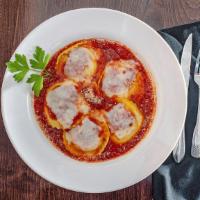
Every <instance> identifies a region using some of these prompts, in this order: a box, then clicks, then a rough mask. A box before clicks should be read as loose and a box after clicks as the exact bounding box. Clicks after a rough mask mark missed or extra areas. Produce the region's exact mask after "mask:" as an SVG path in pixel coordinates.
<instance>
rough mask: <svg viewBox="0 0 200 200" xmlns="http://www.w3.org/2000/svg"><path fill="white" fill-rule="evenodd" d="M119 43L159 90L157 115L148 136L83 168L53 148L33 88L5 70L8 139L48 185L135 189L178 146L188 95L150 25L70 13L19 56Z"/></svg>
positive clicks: (94, 11)
mask: <svg viewBox="0 0 200 200" xmlns="http://www.w3.org/2000/svg"><path fill="white" fill-rule="evenodd" d="M91 37H101V38H102V37H103V38H108V39H112V40H117V41H120V42H121V43H123V44H126V45H127V46H128V47H129V48H131V49H132V50H133V52H135V54H136V55H137V56H138V57H139V59H140V60H141V61H142V62H143V63H144V64H145V65H146V68H147V69H149V70H150V72H151V73H152V75H153V77H154V79H155V82H156V87H157V101H158V105H157V112H156V116H155V120H154V123H153V126H152V128H151V130H150V132H149V134H148V136H147V137H146V138H145V139H144V140H142V142H140V143H139V144H138V145H137V146H136V148H134V149H133V150H132V151H131V152H129V153H128V154H126V155H124V156H121V157H119V158H117V159H114V160H111V161H106V162H100V163H84V162H79V161H76V160H73V159H71V158H69V157H67V156H66V155H64V154H63V153H61V152H60V151H59V150H57V149H56V148H55V147H53V146H52V145H51V144H50V143H49V141H48V140H47V138H46V137H45V136H44V134H43V133H42V131H41V130H40V128H39V126H38V124H37V122H36V120H35V118H34V114H33V108H32V102H31V101H32V93H31V88H30V87H29V86H28V85H27V84H16V82H14V80H13V78H12V75H11V74H10V73H9V72H8V71H6V73H5V77H4V82H3V86H2V114H3V119H4V124H5V127H6V130H7V133H8V136H9V138H10V140H11V142H12V144H13V146H14V147H15V149H16V151H17V152H18V154H19V155H20V156H21V158H22V159H23V160H24V162H26V163H27V165H28V166H29V167H30V168H31V169H32V170H34V171H35V172H36V173H37V174H39V175H40V176H42V177H43V178H45V179H46V180H48V181H50V182H52V183H54V184H56V185H58V186H61V187H64V188H67V189H71V190H75V191H82V192H92V193H94V192H108V191H114V190H118V189H121V188H125V187H127V186H130V185H133V184H135V183H137V182H138V181H140V180H142V179H144V178H145V177H147V176H148V175H150V174H151V173H152V172H153V171H154V170H156V169H157V168H158V167H159V166H160V165H161V164H162V162H164V160H165V159H166V158H167V156H168V155H169V154H170V152H171V151H172V149H173V147H174V146H175V144H176V142H177V140H178V137H179V135H180V132H181V129H182V127H183V122H184V119H185V114H186V90H185V84H184V79H183V75H182V72H181V69H180V66H179V64H178V61H177V59H176V58H175V55H174V54H173V52H172V51H171V49H170V48H169V46H168V45H167V43H166V42H165V41H164V40H163V39H162V38H161V37H160V36H159V35H158V34H157V33H156V31H154V30H153V29H152V28H150V27H149V26H148V25H146V24H145V23H143V22H142V21H140V20H138V19H136V18H134V17H132V16H130V15H127V14H125V13H122V12H119V11H114V10H109V9H99V8H89V9H78V10H72V11H68V12H65V13H62V14H60V15H57V16H55V17H52V18H50V19H48V20H47V21H45V22H44V23H42V24H41V25H39V26H38V27H37V28H35V29H34V30H33V31H32V32H31V33H29V34H28V36H27V37H26V38H25V39H24V40H23V42H22V43H21V44H20V45H19V46H18V48H17V49H16V52H18V53H23V54H25V55H29V56H30V55H31V54H32V52H33V50H34V48H35V46H36V45H39V46H41V47H42V48H44V49H45V50H46V51H47V52H50V53H51V54H53V53H54V52H55V51H56V50H58V49H59V48H61V47H63V46H64V45H66V44H68V43H70V42H72V41H75V40H78V39H83V38H91Z"/></svg>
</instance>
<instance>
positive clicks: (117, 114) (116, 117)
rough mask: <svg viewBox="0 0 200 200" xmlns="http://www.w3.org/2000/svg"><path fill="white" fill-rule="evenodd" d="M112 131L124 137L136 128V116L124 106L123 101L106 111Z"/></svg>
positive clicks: (119, 136)
mask: <svg viewBox="0 0 200 200" xmlns="http://www.w3.org/2000/svg"><path fill="white" fill-rule="evenodd" d="M106 116H107V118H108V121H109V124H110V129H111V131H112V132H113V133H114V134H115V135H116V136H117V137H118V138H119V139H122V138H124V137H126V136H128V135H130V134H131V133H132V131H133V130H134V129H135V126H134V123H135V118H134V116H133V115H132V113H131V112H129V111H128V110H126V109H125V108H124V105H123V104H122V103H119V104H117V105H115V106H113V108H112V109H111V110H110V111H109V112H108V113H106Z"/></svg>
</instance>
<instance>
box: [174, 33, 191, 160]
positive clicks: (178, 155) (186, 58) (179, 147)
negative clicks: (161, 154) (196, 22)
mask: <svg viewBox="0 0 200 200" xmlns="http://www.w3.org/2000/svg"><path fill="white" fill-rule="evenodd" d="M191 58H192V33H191V34H190V35H189V36H188V38H187V40H186V42H185V45H184V47H183V52H182V56H181V68H182V71H183V75H184V78H185V83H186V88H187V91H188V86H189V80H190V65H191ZM184 156H185V125H184V127H183V130H182V133H181V136H180V138H179V140H178V143H177V144H176V146H175V148H174V150H173V157H174V160H175V162H177V163H180V162H181V161H182V160H183V158H184Z"/></svg>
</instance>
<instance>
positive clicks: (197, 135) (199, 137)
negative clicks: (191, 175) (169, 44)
mask: <svg viewBox="0 0 200 200" xmlns="http://www.w3.org/2000/svg"><path fill="white" fill-rule="evenodd" d="M199 62H200V50H199V53H198V56H197V60H196V65H195V70H194V81H195V82H196V84H197V85H198V87H199V88H200V66H199ZM198 101H199V103H198V111H197V121H196V126H195V128H194V133H193V137H192V147H191V155H192V156H193V157H195V158H200V90H199V98H198Z"/></svg>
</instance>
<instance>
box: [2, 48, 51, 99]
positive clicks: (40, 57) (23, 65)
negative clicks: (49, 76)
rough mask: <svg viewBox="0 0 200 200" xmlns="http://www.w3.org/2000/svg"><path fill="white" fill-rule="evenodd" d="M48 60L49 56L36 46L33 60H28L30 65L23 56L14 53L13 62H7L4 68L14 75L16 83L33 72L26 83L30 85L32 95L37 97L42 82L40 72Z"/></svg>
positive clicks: (42, 78)
mask: <svg viewBox="0 0 200 200" xmlns="http://www.w3.org/2000/svg"><path fill="white" fill-rule="evenodd" d="M49 59H50V55H49V54H46V53H45V51H44V50H43V49H42V48H41V47H38V46H37V47H36V48H35V52H34V53H33V58H32V59H30V60H29V63H30V65H29V64H28V61H27V58H26V56H25V55H23V54H22V55H21V54H17V53H16V54H15V60H11V61H9V62H7V63H6V66H7V68H8V70H9V71H10V72H11V73H13V74H14V75H13V78H14V79H15V81H17V82H20V81H22V80H24V78H25V77H26V75H27V73H28V72H33V73H32V74H30V76H29V77H28V79H27V81H26V82H27V83H29V84H31V85H32V90H33V92H34V94H35V95H36V96H39V95H40V92H41V90H42V88H43V82H44V77H43V75H42V74H41V72H42V70H43V69H44V68H45V67H46V65H47V63H48V62H49Z"/></svg>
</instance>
